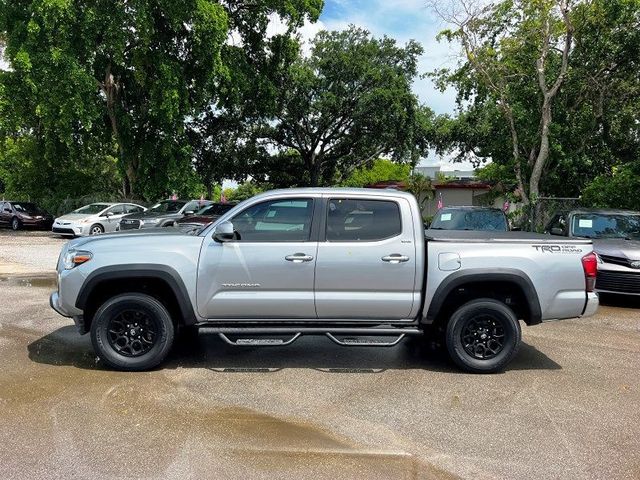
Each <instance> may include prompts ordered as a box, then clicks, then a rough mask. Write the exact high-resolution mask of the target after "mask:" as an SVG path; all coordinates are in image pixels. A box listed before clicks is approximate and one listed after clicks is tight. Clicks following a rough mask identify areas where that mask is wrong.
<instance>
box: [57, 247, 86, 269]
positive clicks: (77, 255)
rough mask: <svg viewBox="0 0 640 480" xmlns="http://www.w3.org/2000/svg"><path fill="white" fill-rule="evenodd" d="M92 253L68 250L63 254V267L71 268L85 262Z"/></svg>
mask: <svg viewBox="0 0 640 480" xmlns="http://www.w3.org/2000/svg"><path fill="white" fill-rule="evenodd" d="M92 257H93V255H92V254H91V252H85V251H81V250H69V251H68V252H67V253H66V254H65V255H64V261H63V262H62V263H63V265H64V268H65V269H66V270H71V269H72V268H75V267H77V266H78V265H82V264H83V263H85V262H88V261H89V260H91V258H92Z"/></svg>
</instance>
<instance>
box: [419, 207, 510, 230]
mask: <svg viewBox="0 0 640 480" xmlns="http://www.w3.org/2000/svg"><path fill="white" fill-rule="evenodd" d="M429 228H430V229H432V230H480V231H498V232H506V231H508V230H509V221H508V220H507V216H506V215H505V213H504V212H503V211H502V210H500V209H499V208H492V207H477V206H474V207H443V208H441V209H440V210H438V211H437V212H436V214H435V215H434V217H433V221H432V222H431V225H430V226H429Z"/></svg>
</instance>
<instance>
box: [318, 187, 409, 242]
mask: <svg viewBox="0 0 640 480" xmlns="http://www.w3.org/2000/svg"><path fill="white" fill-rule="evenodd" d="M401 232H402V223H401V221H400V208H399V207H398V204H397V203H396V202H392V201H387V200H358V199H350V198H332V199H330V200H329V203H328V209H327V240H328V241H330V242H358V241H360V242H372V241H376V240H384V239H386V238H391V237H395V236H396V235H399V234H400V233H401Z"/></svg>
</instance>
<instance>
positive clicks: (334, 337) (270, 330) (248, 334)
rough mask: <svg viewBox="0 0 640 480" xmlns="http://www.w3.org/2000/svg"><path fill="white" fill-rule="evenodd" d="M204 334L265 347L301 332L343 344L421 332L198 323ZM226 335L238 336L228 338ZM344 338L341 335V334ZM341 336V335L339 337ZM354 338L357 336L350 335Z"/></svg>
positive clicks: (397, 338) (378, 344)
mask: <svg viewBox="0 0 640 480" xmlns="http://www.w3.org/2000/svg"><path fill="white" fill-rule="evenodd" d="M200 330H201V331H202V332H203V333H216V334H218V336H219V337H220V338H221V339H222V340H223V341H224V342H225V343H227V344H228V345H233V346H241V347H257V346H261V347H268V346H280V347H281V346H286V345H291V344H292V343H293V342H295V341H296V340H298V338H300V337H301V336H303V335H325V336H326V337H328V338H329V339H330V340H331V341H332V342H334V343H336V344H337V345H340V346H343V347H393V346H395V345H397V344H398V343H400V341H401V340H402V339H403V338H404V337H406V336H414V335H422V330H420V329H418V328H415V327H404V328H394V327H369V328H367V327H336V328H322V327H300V326H297V327H216V326H204V325H203V326H201V327H200ZM229 335H233V336H240V337H241V338H237V339H231V338H229ZM254 335H258V336H262V335H272V336H273V335H280V336H283V335H290V337H289V338H287V339H283V338H256V337H254ZM345 336H346V337H347V338H344V337H345ZM338 337H341V338H338ZM353 337H356V338H353ZM357 337H393V340H389V341H386V340H372V339H363V338H357Z"/></svg>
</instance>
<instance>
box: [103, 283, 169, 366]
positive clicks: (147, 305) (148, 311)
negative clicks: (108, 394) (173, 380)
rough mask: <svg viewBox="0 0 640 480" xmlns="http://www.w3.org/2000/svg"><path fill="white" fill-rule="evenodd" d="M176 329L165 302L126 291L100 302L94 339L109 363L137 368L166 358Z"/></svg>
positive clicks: (155, 363) (157, 362)
mask: <svg viewBox="0 0 640 480" xmlns="http://www.w3.org/2000/svg"><path fill="white" fill-rule="evenodd" d="M134 324H135V325H134ZM174 331H175V327H174V325H173V321H172V320H171V316H170V315H169V312H168V311H167V309H166V308H165V306H164V305H163V304H162V303H160V302H159V301H158V300H156V299H155V298H154V297H152V296H150V295H145V294H143V293H127V294H123V295H117V296H115V297H113V298H110V299H109V300H107V301H106V302H105V303H104V304H102V306H100V308H99V309H98V311H97V312H96V314H95V315H94V317H93V321H92V322H91V343H92V344H93V348H94V350H95V351H96V354H97V355H98V357H100V360H102V361H103V362H104V363H105V364H106V365H108V366H109V367H111V368H115V369H117V370H124V371H132V372H133V371H135V372H137V371H143V370H149V369H151V368H153V367H155V366H157V365H159V364H160V363H161V362H162V361H163V360H164V359H165V357H166V356H167V354H168V353H169V351H170V350H171V347H172V345H173V339H174Z"/></svg>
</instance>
